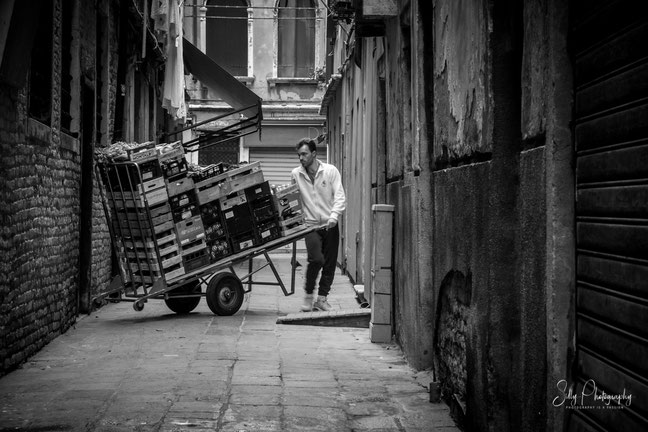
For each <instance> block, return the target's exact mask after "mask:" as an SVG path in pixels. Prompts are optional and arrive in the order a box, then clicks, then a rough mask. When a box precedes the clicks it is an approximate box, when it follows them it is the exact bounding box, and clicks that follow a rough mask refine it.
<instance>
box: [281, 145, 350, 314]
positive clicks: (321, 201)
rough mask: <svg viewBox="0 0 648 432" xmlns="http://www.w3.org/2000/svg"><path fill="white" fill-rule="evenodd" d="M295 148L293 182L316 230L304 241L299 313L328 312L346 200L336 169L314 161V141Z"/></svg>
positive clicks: (310, 224) (309, 221)
mask: <svg viewBox="0 0 648 432" xmlns="http://www.w3.org/2000/svg"><path fill="white" fill-rule="evenodd" d="M295 148H296V149H297V155H298V156H299V162H300V163H301V166H299V167H297V168H295V169H294V170H293V171H292V181H293V183H297V184H298V185H299V191H300V194H301V199H302V207H303V210H304V215H305V217H306V224H307V225H309V226H317V227H319V228H318V229H317V230H315V231H313V232H311V233H309V234H307V235H306V237H305V241H306V251H307V252H308V264H307V266H306V282H305V285H304V291H306V294H305V296H304V304H303V306H302V308H301V310H302V311H304V312H306V311H310V310H313V309H318V310H322V311H327V310H330V309H331V305H330V304H329V303H328V301H327V300H326V298H327V296H328V294H329V291H330V290H331V284H332V283H333V277H334V276H335V266H336V263H337V254H338V245H339V243H340V230H339V228H338V219H339V217H340V215H341V214H342V213H343V212H344V209H345V207H346V196H345V195H344V188H343V187H342V177H341V176H340V172H339V171H338V170H337V168H335V167H334V166H333V165H330V164H327V163H324V162H320V161H319V160H318V159H317V148H316V141H315V140H312V139H309V138H303V139H301V140H300V141H299V142H298V143H297V145H296V146H295ZM320 270H322V275H321V277H320V280H319V287H318V290H317V300H315V298H314V297H315V296H314V291H315V281H316V279H317V275H318V274H319V271H320ZM313 300H315V303H313Z"/></svg>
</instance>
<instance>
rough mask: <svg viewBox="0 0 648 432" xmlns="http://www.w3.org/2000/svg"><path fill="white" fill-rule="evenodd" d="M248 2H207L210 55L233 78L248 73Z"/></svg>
mask: <svg viewBox="0 0 648 432" xmlns="http://www.w3.org/2000/svg"><path fill="white" fill-rule="evenodd" d="M247 7H248V5H247V2H246V0H209V1H208V2H207V25H206V41H205V42H206V44H205V49H206V51H207V55H208V56H209V57H210V58H211V59H212V60H214V61H215V62H216V63H218V64H219V65H220V66H222V67H223V68H224V69H225V70H226V71H228V72H229V73H231V74H232V75H234V76H247V74H248V46H247V40H248V37H247V36H248V34H247V33H248V23H247V19H248V14H247Z"/></svg>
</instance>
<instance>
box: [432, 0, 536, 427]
mask: <svg viewBox="0 0 648 432" xmlns="http://www.w3.org/2000/svg"><path fill="white" fill-rule="evenodd" d="M529 3H532V4H529ZM527 5H528V7H527ZM499 6H501V5H499ZM496 7H497V6H496ZM544 8H545V2H526V3H525V8H524V9H523V13H520V14H519V15H515V13H514V10H513V9H511V10H508V11H506V12H503V11H502V10H501V9H499V10H498V11H497V13H496V12H494V9H493V6H492V4H489V5H486V4H484V3H481V4H474V3H473V4H472V5H469V4H468V2H449V1H448V2H443V1H439V2H437V3H436V7H435V14H434V26H435V29H436V30H435V57H434V58H435V75H434V82H435V87H434V102H435V125H434V126H435V127H434V140H435V143H434V158H435V159H434V162H435V163H436V168H437V169H439V171H437V172H435V174H434V183H433V190H434V202H435V207H434V208H435V213H434V243H435V246H436V247H435V253H434V266H433V267H434V286H435V289H436V290H440V292H439V294H440V297H439V300H438V303H437V311H439V310H440V311H441V312H439V313H438V315H437V319H439V318H440V317H448V316H452V313H453V312H454V314H455V315H454V318H453V319H454V320H455V322H457V323H464V322H465V323H466V326H467V327H466V329H465V331H459V332H457V334H456V339H455V340H456V345H455V346H454V348H455V351H453V350H449V349H447V346H449V345H448V344H446V345H443V346H442V345H439V344H436V345H435V351H436V352H437V353H438V357H437V358H436V359H435V364H436V365H437V366H438V367H439V372H441V373H443V368H444V367H445V366H444V365H446V364H455V365H456V364H459V367H460V369H461V368H464V367H465V370H466V375H465V378H463V379H464V380H465V382H462V381H461V378H462V377H463V376H462V375H455V374H451V375H448V376H447V377H443V376H441V379H442V381H443V380H444V379H445V380H447V385H445V386H443V389H444V391H446V392H448V393H449V394H446V395H445V396H450V395H451V394H453V393H454V394H459V395H462V392H465V393H464V394H465V398H466V403H467V408H468V413H467V418H468V419H469V424H471V425H472V426H473V427H475V428H476V429H475V430H489V428H495V429H496V430H538V429H543V428H544V421H545V418H546V407H545V405H546V385H545V383H544V381H545V376H546V370H547V363H546V356H547V345H546V336H547V334H546V307H545V302H546V291H545V283H546V274H545V273H546V272H545V265H546V257H547V251H546V248H545V242H546V224H547V207H546V198H545V197H546V189H545V182H546V180H545V172H546V164H545V159H546V154H545V148H544V145H545V127H544V125H545V124H546V117H545V116H546V114H545V113H546V108H545V98H546V94H547V88H546V87H545V82H546V81H547V75H546V74H547V72H546V66H545V65H546V62H544V60H543V59H544V58H546V52H547V51H546V50H547V47H546V34H545V31H546V22H545V21H544V20H545V19H546V14H545V13H544ZM521 12H522V11H521ZM507 14H510V15H508V16H507ZM494 16H496V18H494ZM507 19H508V20H510V22H513V23H515V22H516V20H517V22H518V25H520V28H522V29H523V33H522V34H519V35H517V34H516V33H515V31H516V30H515V27H513V28H512V29H511V28H505V29H504V30H503V27H502V23H503V22H504V21H506V20H507ZM493 21H495V22H493ZM466 22H468V23H469V24H468V25H466ZM460 23H462V25H459V24H460ZM504 27H505V26H504ZM457 28H461V29H463V30H464V31H458V30H457ZM465 29H471V30H469V31H467V32H466V31H465ZM511 41H517V42H511ZM516 43H520V44H521V47H523V49H522V48H520V49H518V48H516V47H515V44H516ZM521 52H523V53H524V55H523V56H522V55H521V54H517V53H521ZM516 78H517V84H516ZM516 105H517V106H518V108H516ZM516 110H519V111H516ZM482 160H483V161H484V162H481V161H482ZM453 166H457V167H456V168H453ZM444 168H445V169H444ZM457 275H460V276H461V277H462V278H464V279H463V280H464V281H466V280H469V281H470V289H471V292H472V296H471V297H470V302H465V301H463V302H462V301H460V300H461V299H462V298H463V297H462V296H463V295H465V294H462V295H461V296H460V295H455V300H454V303H451V304H453V305H454V308H453V309H452V311H444V310H443V309H444V302H445V303H446V304H448V303H449V302H448V300H447V299H446V298H445V296H447V294H444V292H445V291H448V289H447V286H448V284H450V285H451V286H452V283H450V282H449V280H450V281H451V280H453V278H456V277H457ZM468 276H470V277H468ZM465 285H467V282H464V286H465ZM466 289H468V288H467V287H466ZM449 291H450V292H452V290H449ZM451 298H452V297H451ZM457 305H461V307H458V306H457ZM446 307H447V306H446ZM442 324H443V323H442V322H440V323H439V326H438V327H437V328H435V337H436V338H437V339H438V340H443V338H452V336H451V335H448V334H447V326H445V327H444V326H443V325H442ZM459 328H460V329H461V328H462V327H459ZM462 350H465V352H463V353H462ZM462 355H463V357H462ZM462 359H465V365H461V362H460V361H461V360H462ZM446 369H447V368H446Z"/></svg>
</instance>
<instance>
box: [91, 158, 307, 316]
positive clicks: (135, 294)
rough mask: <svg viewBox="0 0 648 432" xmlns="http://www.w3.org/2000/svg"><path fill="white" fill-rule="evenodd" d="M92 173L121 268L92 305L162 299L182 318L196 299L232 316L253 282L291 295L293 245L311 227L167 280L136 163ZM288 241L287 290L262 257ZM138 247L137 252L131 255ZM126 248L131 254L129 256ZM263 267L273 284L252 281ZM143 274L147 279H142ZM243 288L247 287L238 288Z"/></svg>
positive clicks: (136, 305) (267, 258) (103, 166)
mask: <svg viewBox="0 0 648 432" xmlns="http://www.w3.org/2000/svg"><path fill="white" fill-rule="evenodd" d="M109 169H114V170H115V171H114V175H111V174H110V171H108V170H109ZM97 174H98V176H97V177H98V179H100V181H101V182H102V183H103V185H105V187H100V188H99V189H100V193H101V198H102V204H103V207H104V212H105V214H106V218H107V220H108V228H109V231H110V237H111V240H112V244H113V250H114V252H115V254H116V256H117V258H118V261H119V262H120V263H121V264H122V265H123V266H124V267H122V265H120V273H119V274H118V275H117V276H115V277H114V278H113V280H112V282H111V284H110V286H109V288H108V290H107V291H106V292H104V293H102V294H101V295H99V296H97V297H95V298H94V299H93V301H94V302H95V304H97V303H100V302H102V301H104V300H106V301H109V302H118V301H130V302H133V309H135V310H136V311H141V310H142V309H143V308H144V303H146V302H147V301H148V300H149V299H162V300H164V301H165V303H166V305H167V306H168V307H169V309H171V310H172V311H174V312H176V313H181V314H182V313H189V312H191V311H192V310H193V309H195V308H196V307H197V306H198V304H199V302H200V298H201V297H205V298H206V300H207V304H208V306H209V308H210V310H211V311H212V312H213V313H215V314H217V315H233V314H235V313H236V312H237V311H238V310H239V309H240V307H241V305H242V303H243V297H244V295H245V294H246V293H248V292H250V291H251V290H252V285H253V284H256V285H270V286H279V287H280V288H281V290H282V291H283V293H284V295H285V296H289V295H292V294H294V293H295V274H296V262H297V261H296V253H297V248H296V242H297V241H298V240H300V239H302V238H304V237H305V236H306V235H307V234H308V233H310V232H312V231H313V230H314V229H315V228H310V229H308V228H304V229H302V230H299V231H297V232H294V233H292V234H289V235H287V236H285V237H280V238H278V239H275V240H272V241H270V242H267V243H264V244H262V245H259V246H255V247H251V248H249V249H246V250H243V251H241V252H238V253H236V254H233V255H229V256H227V257H224V258H223V259H221V260H219V261H216V262H213V263H211V264H209V265H206V266H203V267H200V268H198V269H196V270H193V271H190V272H188V273H185V274H182V275H179V276H176V277H173V278H169V279H170V280H168V281H167V276H166V275H165V274H164V269H163V268H162V262H163V261H162V259H161V253H160V248H159V245H158V244H157V242H156V240H155V236H156V235H157V234H159V233H157V232H156V228H157V227H156V225H155V224H154V222H153V217H152V215H151V206H152V204H150V203H149V196H148V194H147V191H146V186H147V184H146V181H144V179H143V176H142V172H141V169H140V165H139V164H138V163H136V162H117V163H109V164H107V163H99V164H97ZM111 177H112V178H111ZM115 182H116V183H115ZM104 194H105V195H104ZM109 203H110V205H109ZM117 209H120V210H123V212H124V214H125V219H120V218H119V217H118V216H117V214H116V213H117V211H118V210H117ZM129 210H131V212H130V213H129ZM138 235H139V236H145V239H140V240H137V238H138ZM146 235H148V236H150V238H151V241H150V242H148V241H147V240H146V238H147V237H146ZM129 239H130V240H129ZM291 243H292V259H291V281H290V290H288V289H287V288H286V285H285V283H284V282H283V280H282V278H281V276H280V275H279V273H278V271H277V269H276V267H275V265H274V263H273V261H272V258H271V257H270V255H269V254H268V253H269V252H271V251H272V250H275V249H278V248H281V247H284V246H287V245H290V244H291ZM138 247H139V250H140V252H137V248H138ZM127 248H130V249H131V251H135V252H134V253H132V252H131V254H130V255H129V251H128V250H127ZM257 257H263V258H264V260H265V262H264V263H263V264H262V265H261V266H260V267H259V268H257V269H256V270H255V269H253V260H254V258H257ZM129 258H130V260H129ZM246 261H247V262H248V273H247V274H246V275H244V276H241V277H239V276H238V275H237V274H236V271H235V270H234V266H235V265H238V264H241V263H245V262H246ZM266 267H270V269H271V271H272V273H273V275H274V277H275V279H276V282H272V281H270V282H268V281H254V280H253V275H255V274H256V273H258V272H259V271H261V270H263V269H264V268H266ZM225 270H229V271H225ZM146 272H148V274H149V276H145V273H146ZM203 283H205V284H207V289H206V290H205V292H204V293H203V292H202V289H201V286H202V284H203ZM244 284H245V285H247V289H244V288H243V285H244Z"/></svg>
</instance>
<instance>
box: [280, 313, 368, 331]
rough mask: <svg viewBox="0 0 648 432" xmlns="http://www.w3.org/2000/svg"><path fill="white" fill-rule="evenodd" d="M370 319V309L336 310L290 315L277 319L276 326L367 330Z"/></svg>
mask: <svg viewBox="0 0 648 432" xmlns="http://www.w3.org/2000/svg"><path fill="white" fill-rule="evenodd" d="M370 319H371V310H370V309H346V310H345V309H337V310H331V311H326V312H323V311H312V312H297V313H291V314H288V315H285V316H281V317H279V318H277V324H292V325H311V326H328V327H357V328H369V320H370Z"/></svg>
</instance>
